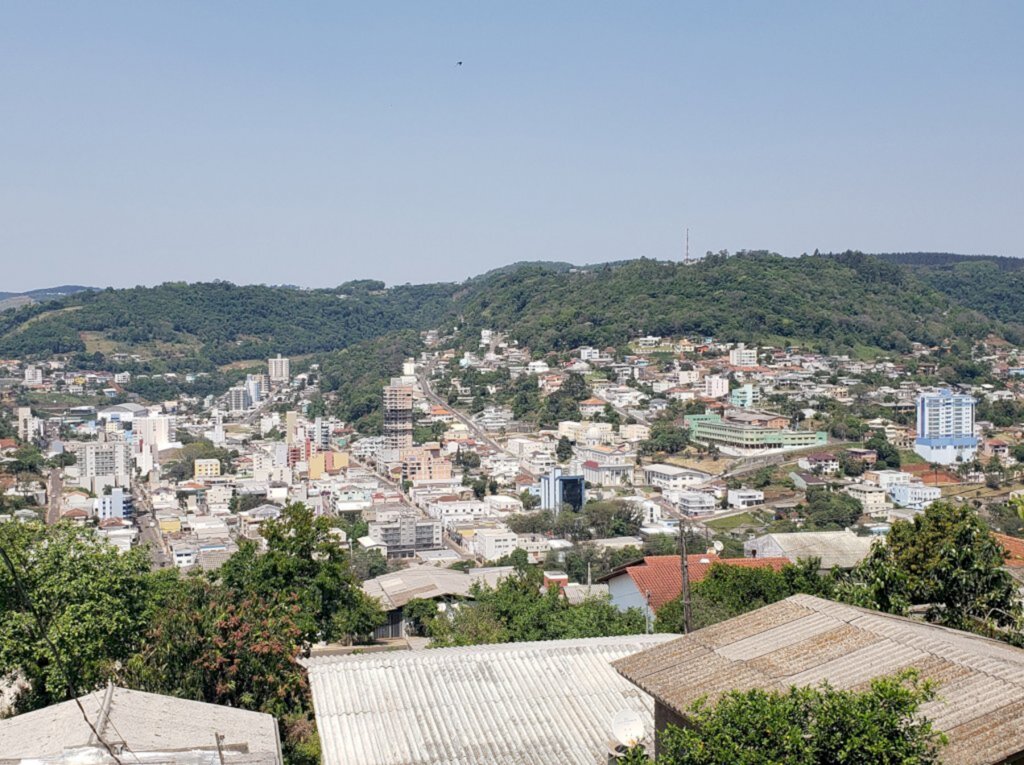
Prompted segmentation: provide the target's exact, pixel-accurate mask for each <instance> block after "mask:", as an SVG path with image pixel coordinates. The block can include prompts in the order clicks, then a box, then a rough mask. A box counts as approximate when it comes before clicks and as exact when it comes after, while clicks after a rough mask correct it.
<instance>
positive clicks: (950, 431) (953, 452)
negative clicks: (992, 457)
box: [914, 388, 978, 465]
mask: <svg viewBox="0 0 1024 765" xmlns="http://www.w3.org/2000/svg"><path fill="white" fill-rule="evenodd" d="M976 403H977V402H976V401H975V399H974V398H973V397H972V396H965V395H959V394H954V393H953V392H952V391H951V390H949V389H948V388H943V389H941V390H939V391H936V392H932V393H922V394H921V395H920V396H919V397H918V399H917V438H916V439H915V441H914V451H915V452H917V453H918V454H919V455H920V456H921V457H923V458H924V459H926V460H928V461H929V462H936V463H938V464H940V465H952V464H954V463H956V462H969V461H971V460H973V459H974V456H975V454H977V452H978V438H977V437H976V436H975V435H974V408H975V405H976Z"/></svg>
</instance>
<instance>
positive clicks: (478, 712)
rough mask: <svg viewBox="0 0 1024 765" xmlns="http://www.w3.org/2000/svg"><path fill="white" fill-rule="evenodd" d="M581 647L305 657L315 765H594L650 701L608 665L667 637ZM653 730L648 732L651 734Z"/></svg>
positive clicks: (558, 643)
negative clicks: (621, 721)
mask: <svg viewBox="0 0 1024 765" xmlns="http://www.w3.org/2000/svg"><path fill="white" fill-rule="evenodd" d="M673 637H674V636H671V635H631V636H625V637H613V638H592V639H586V640H553V641H547V642H540V643H511V644H504V645H485V646H472V647H468V648H440V649H432V650H428V651H414V652H413V651H396V652H390V653H374V654H366V655H358V656H340V657H335V656H331V657H322V658H314V659H309V660H307V661H306V662H305V663H306V666H307V667H308V668H309V679H310V685H311V687H312V690H313V704H314V707H315V709H316V720H317V727H318V728H319V731H320V740H321V742H322V744H323V763H324V765H434V764H437V765H441V763H443V764H444V765H553V764H554V763H558V765H594V763H597V762H603V761H604V759H605V756H606V754H607V746H608V742H609V741H611V723H612V718H613V717H614V716H615V714H616V713H617V712H619V711H621V710H623V709H632V710H634V711H635V712H637V713H638V714H640V715H641V716H642V717H643V719H645V720H650V721H651V727H653V714H654V713H653V703H652V701H651V698H650V697H649V696H648V695H647V694H646V693H642V692H641V691H638V690H637V689H636V688H635V687H634V686H633V685H631V684H630V683H629V682H627V681H626V680H625V679H623V678H622V677H621V676H619V674H618V673H616V672H615V670H614V669H612V666H611V663H610V662H612V661H613V660H615V659H620V658H622V657H624V656H628V655H630V654H633V653H636V652H637V651H640V650H643V649H644V648H649V647H651V646H654V645H657V644H660V643H663V642H665V641H666V640H670V639H672V638H673ZM649 732H650V730H649Z"/></svg>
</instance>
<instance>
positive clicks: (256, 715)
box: [0, 687, 281, 763]
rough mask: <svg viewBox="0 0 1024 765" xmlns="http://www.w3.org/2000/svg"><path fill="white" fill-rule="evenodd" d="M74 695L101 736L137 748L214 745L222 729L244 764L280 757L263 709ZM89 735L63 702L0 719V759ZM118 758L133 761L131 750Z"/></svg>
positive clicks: (153, 697)
mask: <svg viewBox="0 0 1024 765" xmlns="http://www.w3.org/2000/svg"><path fill="white" fill-rule="evenodd" d="M79 700H80V701H81V702H82V707H83V708H84V709H85V711H86V714H88V715H89V718H90V720H91V722H92V724H93V725H94V726H95V727H96V729H97V730H98V731H100V733H101V735H102V736H103V738H104V740H105V741H107V742H108V743H114V742H124V743H126V744H127V746H128V747H129V748H130V750H131V751H133V752H136V753H142V752H167V751H186V750H191V749H195V750H199V749H204V750H214V749H215V740H214V735H215V734H216V733H221V734H223V735H224V736H225V738H224V741H223V746H224V747H225V748H226V749H229V750H233V751H239V752H246V753H247V756H246V758H244V762H246V763H280V762H281V748H280V744H279V742H278V735H277V722H276V721H275V720H274V718H273V717H272V716H271V715H268V714H263V713H262V712H248V711H246V710H243V709H232V708H231V707H224V706H220V705H218V704H206V703H203V702H201V701H188V700H185V699H176V698H173V697H171V696H162V695H160V694H156V693H144V692H142V691H131V690H128V689H126V688H118V687H111V688H107V689H106V690H101V691H96V692H94V693H90V694H88V695H86V696H81V697H80V699H79ZM92 738H93V734H92V731H91V730H90V728H89V726H88V725H87V724H86V722H85V720H84V719H82V713H81V711H80V710H79V709H78V706H77V705H76V704H75V702H74V701H64V702H61V703H60V704H53V705H52V706H48V707H46V708H44V709H40V710H37V711H35V712H26V713H25V714H22V715H17V716H16V717H12V718H10V719H7V720H0V762H7V761H9V760H14V759H17V758H42V757H54V756H57V755H60V754H61V753H63V752H64V750H65V749H69V748H73V747H82V746H87V745H90V743H93V744H95V743H97V742H94V741H92ZM123 760H124V761H125V762H130V761H132V760H131V755H128V754H126V755H124V757H123ZM232 761H237V760H232Z"/></svg>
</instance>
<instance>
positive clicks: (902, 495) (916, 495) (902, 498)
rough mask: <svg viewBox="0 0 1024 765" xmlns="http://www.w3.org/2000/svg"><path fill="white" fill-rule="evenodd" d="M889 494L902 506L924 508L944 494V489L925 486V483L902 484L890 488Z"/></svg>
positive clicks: (914, 508)
mask: <svg viewBox="0 0 1024 765" xmlns="http://www.w3.org/2000/svg"><path fill="white" fill-rule="evenodd" d="M889 496H890V497H892V501H893V502H895V503H896V504H897V505H899V506H900V507H907V508H910V509H911V510H924V509H925V508H926V507H928V505H930V504H931V503H932V502H935V501H936V500H938V499H939V497H941V496H942V490H941V489H939V487H938V486H925V485H924V484H923V483H911V484H900V485H897V486H893V487H892V488H890V489H889Z"/></svg>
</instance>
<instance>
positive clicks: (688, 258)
mask: <svg viewBox="0 0 1024 765" xmlns="http://www.w3.org/2000/svg"><path fill="white" fill-rule="evenodd" d="M683 262H684V263H689V262H690V228H689V227H687V228H686V254H685V255H684V256H683Z"/></svg>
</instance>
